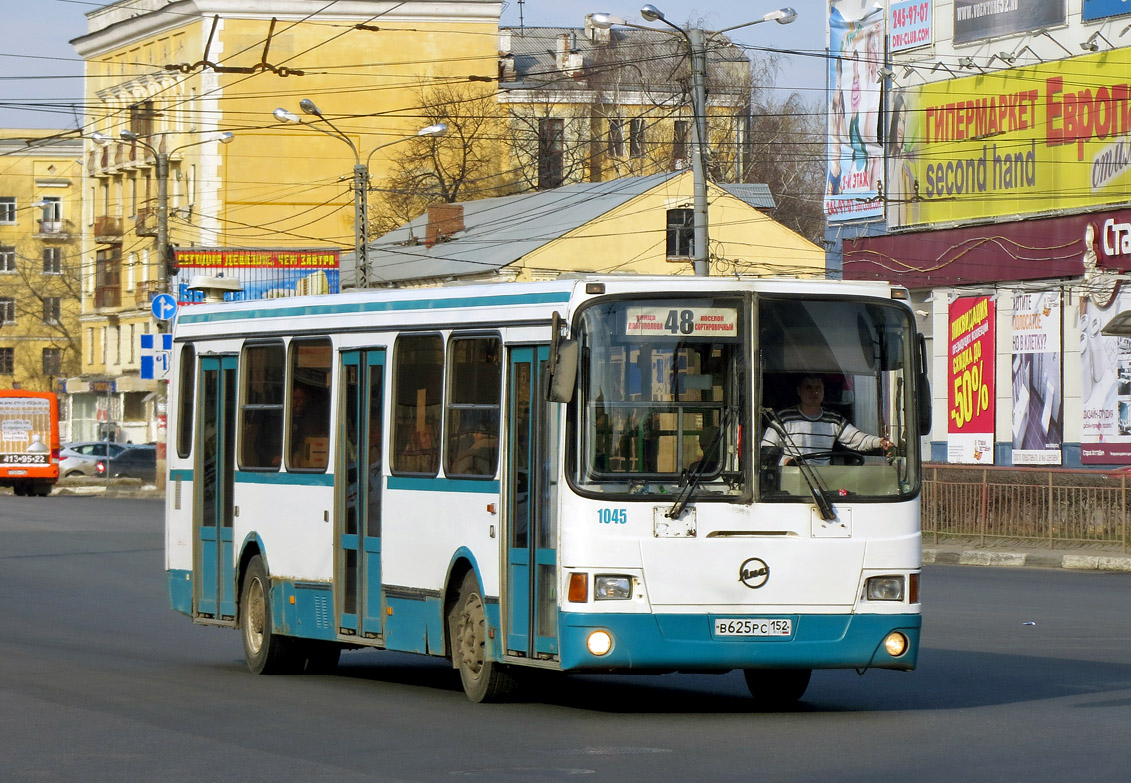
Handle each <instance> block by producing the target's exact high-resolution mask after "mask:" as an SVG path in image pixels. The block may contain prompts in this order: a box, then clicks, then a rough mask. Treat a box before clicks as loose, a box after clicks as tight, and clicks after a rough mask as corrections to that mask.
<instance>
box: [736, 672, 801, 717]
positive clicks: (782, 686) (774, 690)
mask: <svg viewBox="0 0 1131 783" xmlns="http://www.w3.org/2000/svg"><path fill="white" fill-rule="evenodd" d="M742 673H743V674H744V675H745V676H746V687H747V688H749V689H750V695H751V696H753V697H754V700H755V701H756V702H757V703H758V706H759V707H761V708H765V709H779V708H782V707H788V706H790V705H791V704H793V703H794V702H796V701H797V700H798V699H800V698H801V697H802V696H804V695H805V690H806V689H807V688H808V687H809V678H810V677H811V676H812V675H813V670H812V669H745V670H744V671H743V672H742Z"/></svg>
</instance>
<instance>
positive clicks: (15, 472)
mask: <svg viewBox="0 0 1131 783" xmlns="http://www.w3.org/2000/svg"><path fill="white" fill-rule="evenodd" d="M8 475H9V476H26V475H27V471H26V470H9V471H8Z"/></svg>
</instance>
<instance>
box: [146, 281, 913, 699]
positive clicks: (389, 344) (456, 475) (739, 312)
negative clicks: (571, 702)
mask: <svg viewBox="0 0 1131 783" xmlns="http://www.w3.org/2000/svg"><path fill="white" fill-rule="evenodd" d="M924 363H925V358H924V351H923V347H922V340H921V338H919V337H918V335H917V334H916V333H915V329H914V318H913V316H912V312H911V310H910V308H909V307H908V302H907V297H906V291H904V290H903V289H901V288H897V287H890V286H888V285H885V284H872V283H848V282H843V281H802V280H771V279H765V280H755V279H750V280H744V279H724V278H711V277H694V278H689V277H662V278H661V277H628V276H604V277H583V278H578V279H563V280H558V281H555V282H548V283H532V284H519V283H505V284H493V285H474V286H458V287H445V288H430V289H413V290H374V291H360V292H355V293H345V294H341V295H334V296H321V297H294V298H283V299H274V300H262V301H243V302H232V303H224V304H204V305H198V306H193V307H191V308H187V309H186V310H185V311H184V312H183V313H182V314H181V315H180V316H179V318H178V319H177V323H176V326H175V329H174V362H173V372H172V375H171V378H172V381H171V383H170V430H169V431H170V435H171V437H170V441H171V442H170V448H169V458H168V464H169V473H168V481H169V483H168V491H167V500H166V511H167V531H166V572H167V582H168V592H169V598H170V601H171V604H172V607H173V608H174V609H175V610H177V611H179V612H183V613H184V614H187V615H189V616H191V617H192V619H193V621H194V622H196V623H200V624H208V625H220V626H229V627H233V628H238V629H240V632H241V637H242V639H243V646H244V651H245V654H246V657H247V661H248V665H249V667H250V668H251V670H252V671H253V672H256V673H271V672H300V671H327V670H330V669H332V668H333V667H334V666H335V665H336V664H337V662H338V660H339V655H340V652H341V651H342V650H343V649H354V648H368V647H372V648H380V649H388V650H399V651H411V652H417V653H423V654H428V655H433V656H441V657H445V658H448V659H450V660H451V662H452V665H453V667H455V668H457V669H458V670H459V672H460V675H461V678H462V681H463V684H464V687H465V689H466V691H467V694H468V696H469V697H470V698H471V699H473V700H475V701H484V700H491V699H500V698H503V697H504V696H505V695H506V694H507V693H508V692H510V691H512V690H513V689H514V688H516V687H519V686H521V683H523V682H525V681H524V680H522V679H521V678H520V677H519V676H518V675H519V674H521V672H522V669H523V668H524V667H538V668H541V669H548V670H556V671H561V672H633V673H640V672H671V671H681V670H694V671H728V670H734V669H741V670H743V671H744V673H745V676H746V681H747V683H748V685H749V688H750V691H751V693H752V694H753V695H754V697H755V698H756V699H759V700H761V701H763V702H764V703H766V704H773V703H782V702H788V701H793V700H796V699H798V698H800V697H801V696H802V694H803V693H804V691H805V689H806V687H807V685H808V682H809V677H810V673H811V671H812V670H813V669H821V668H827V669H836V668H840V669H856V670H866V669H870V668H881V669H901V670H910V669H913V668H914V667H915V663H916V657H917V654H918V642H919V629H920V606H919V575H920V566H921V554H920V531H919V488H920V455H919V443H920V436H922V435H923V434H924V433H925V430H926V427H927V425H928V421H929V409H928V407H927V406H928V403H927V400H928V399H929V393H928V391H927V389H926V380H925V366H924ZM814 375H815V376H818V377H819V378H820V379H821V380H822V381H823V383H824V387H825V399H824V406H825V409H826V411H829V412H831V413H835V414H836V415H837V416H838V417H842V418H843V419H844V420H846V421H849V422H851V423H852V424H853V425H854V426H855V427H856V428H858V429H859V430H861V431H862V432H867V433H872V434H877V435H882V436H884V437H886V438H887V439H888V440H890V441H891V442H892V443H893V444H894V445H893V446H892V447H891V448H890V449H888V450H887V451H886V452H885V451H876V452H873V453H858V452H853V451H850V450H848V449H846V448H844V447H842V446H839V445H837V446H835V447H834V448H832V449H826V450H824V451H823V452H822V453H821V454H817V455H809V454H806V453H805V447H804V444H803V443H796V442H793V440H792V439H791V434H790V433H789V432H788V431H787V429H786V428H785V427H783V426H782V424H781V421H782V418H781V417H780V416H779V415H778V413H777V411H779V410H781V409H785V408H788V407H790V406H792V405H795V404H796V403H797V398H796V389H797V388H798V384H799V382H800V379H802V378H805V377H811V376H814ZM770 432H773V433H775V435H774V436H772V437H770V436H768V433H770ZM773 440H776V441H777V443H778V445H779V446H780V447H779V448H775V449H768V448H763V446H762V444H763V443H769V442H770V441H773ZM781 447H784V448H781Z"/></svg>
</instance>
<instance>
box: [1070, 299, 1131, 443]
mask: <svg viewBox="0 0 1131 783" xmlns="http://www.w3.org/2000/svg"><path fill="white" fill-rule="evenodd" d="M1097 300H1104V301H1099V302H1098V303H1097ZM1128 309H1131V293H1127V292H1123V291H1120V292H1119V294H1118V295H1116V296H1112V297H1110V298H1107V297H1103V296H1101V297H1081V299H1080V305H1079V309H1078V311H1077V316H1076V317H1077V319H1078V320H1077V325H1078V326H1079V328H1080V368H1081V375H1082V376H1083V377H1082V384H1081V387H1080V393H1081V396H1082V398H1083V418H1084V421H1083V428H1082V434H1081V436H1080V462H1081V463H1082V464H1084V465H1131V337H1108V336H1107V335H1104V334H1101V330H1102V329H1103V328H1104V327H1105V326H1107V323H1108V321H1110V320H1111V319H1112V318H1113V317H1115V316H1116V315H1118V314H1119V313H1121V312H1123V311H1124V310H1128Z"/></svg>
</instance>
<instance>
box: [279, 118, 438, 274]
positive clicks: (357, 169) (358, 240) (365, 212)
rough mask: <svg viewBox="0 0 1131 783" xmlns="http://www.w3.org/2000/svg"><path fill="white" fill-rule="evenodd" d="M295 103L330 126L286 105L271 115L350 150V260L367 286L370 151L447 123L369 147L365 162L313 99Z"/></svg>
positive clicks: (430, 132)
mask: <svg viewBox="0 0 1131 783" xmlns="http://www.w3.org/2000/svg"><path fill="white" fill-rule="evenodd" d="M298 106H299V108H300V109H302V111H303V113H304V114H310V115H313V116H315V117H317V118H318V119H320V120H322V122H324V123H326V124H327V125H329V126H330V128H331V129H332V130H326V129H325V128H323V127H321V126H318V125H311V124H308V123H305V122H303V120H302V117H299V116H298V115H297V114H294V113H293V112H289V111H287V110H286V109H282V108H279V109H275V112H274V116H275V119H276V120H278V121H279V122H291V123H297V124H300V125H307V127H310V128H313V129H314V130H316V131H319V132H321V133H324V134H326V135H327V136H329V137H331V138H334V139H338V140H339V141H344V142H345V143H346V144H348V145H349V148H350V151H351V152H352V153H353V160H354V164H353V216H354V223H353V225H354V264H355V266H356V268H357V269H356V273H355V274H356V276H357V279H356V281H355V282H356V285H357V287H358V288H368V287H369V236H368V234H369V230H368V227H369V162H370V161H371V160H373V153H375V152H377V150H379V149H383V148H385V147H389V146H392V145H393V144H400V143H401V142H402V141H408V140H409V139H415V138H417V137H420V136H443V135H444V134H445V133H447V132H448V126H447V125H445V124H444V123H442V122H439V123H436V124H435V125H429V126H427V127H425V128H421V129H420V130H418V131H417V132H416V133H414V134H413V135H411V136H405V137H403V138H399V139H393V140H392V141H387V142H385V143H384V144H378V145H377V146H376V147H374V148H373V149H372V150H370V151H369V155H368V156H366V158H365V162H364V163H362V162H361V153H360V152H359V151H358V149H357V145H356V144H354V143H353V140H352V139H350V137H349V136H347V135H346V134H345V133H343V132H342V131H341V129H340V128H338V126H337V125H335V124H334V123H332V122H330V120H329V118H327V117H326V116H325V115H323V114H322V112H321V111H320V110H319V109H318V107H317V106H315V105H314V101H312V100H310V99H309V98H303V99H302V100H301V101H299V102H298Z"/></svg>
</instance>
